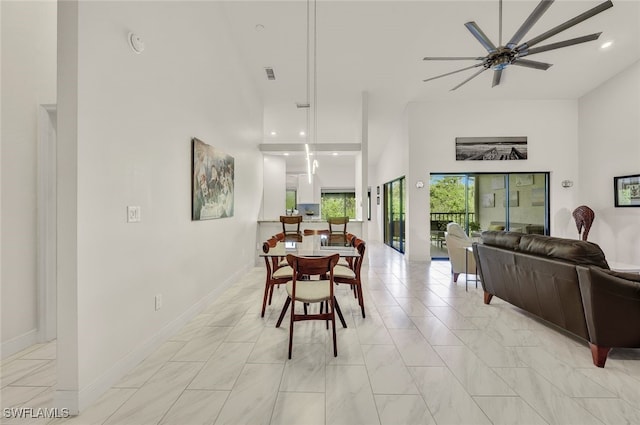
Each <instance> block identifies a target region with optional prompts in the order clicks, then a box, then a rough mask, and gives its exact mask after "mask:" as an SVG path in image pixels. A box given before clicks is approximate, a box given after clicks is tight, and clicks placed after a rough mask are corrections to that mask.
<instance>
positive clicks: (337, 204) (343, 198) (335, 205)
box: [320, 192, 356, 220]
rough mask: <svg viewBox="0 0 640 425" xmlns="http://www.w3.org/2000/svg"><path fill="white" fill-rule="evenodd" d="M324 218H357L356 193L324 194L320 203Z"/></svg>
mask: <svg viewBox="0 0 640 425" xmlns="http://www.w3.org/2000/svg"><path fill="white" fill-rule="evenodd" d="M320 208H321V211H322V218H323V219H325V220H326V219H327V218H329V217H349V218H352V219H355V218H356V197H355V193H352V192H346V193H323V194H322V199H321V203H320Z"/></svg>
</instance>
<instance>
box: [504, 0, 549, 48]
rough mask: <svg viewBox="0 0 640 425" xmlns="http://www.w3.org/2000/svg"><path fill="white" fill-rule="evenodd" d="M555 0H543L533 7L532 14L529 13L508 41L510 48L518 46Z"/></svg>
mask: <svg viewBox="0 0 640 425" xmlns="http://www.w3.org/2000/svg"><path fill="white" fill-rule="evenodd" d="M553 1H554V0H542V1H541V2H540V3H538V6H536V8H535V9H533V12H531V15H529V17H528V18H527V20H526V21H524V22H523V23H522V25H521V26H520V28H518V31H516V33H515V34H513V37H511V40H509V42H508V43H507V47H508V48H510V49H512V48H514V47H515V46H517V45H518V43H520V41H521V40H522V38H523V37H524V36H525V35H527V33H528V32H529V30H531V28H532V27H533V26H534V25H535V23H536V22H538V19H540V18H541V17H542V15H544V13H545V12H546V11H547V9H548V8H549V6H551V4H552V3H553Z"/></svg>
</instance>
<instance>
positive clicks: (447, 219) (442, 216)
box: [430, 212, 476, 230]
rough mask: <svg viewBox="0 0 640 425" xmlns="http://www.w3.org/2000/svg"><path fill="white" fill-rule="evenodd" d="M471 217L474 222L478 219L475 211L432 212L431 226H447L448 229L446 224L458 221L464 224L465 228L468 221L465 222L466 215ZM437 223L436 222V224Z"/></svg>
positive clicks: (470, 219)
mask: <svg viewBox="0 0 640 425" xmlns="http://www.w3.org/2000/svg"><path fill="white" fill-rule="evenodd" d="M467 216H468V217H469V222H470V223H471V222H474V221H476V220H475V218H476V215H475V213H473V212H470V213H464V212H432V213H431V214H430V219H431V226H432V227H433V226H434V225H435V226H437V227H438V228H440V227H442V226H445V229H446V225H447V223H451V222H452V221H453V222H454V223H458V224H459V225H460V226H462V228H463V229H466V228H467V223H466V222H465V220H466V217H467ZM434 223H435V224H434ZM445 229H441V230H445ZM432 230H436V229H432Z"/></svg>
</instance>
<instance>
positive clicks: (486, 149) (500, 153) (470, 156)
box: [456, 137, 527, 161]
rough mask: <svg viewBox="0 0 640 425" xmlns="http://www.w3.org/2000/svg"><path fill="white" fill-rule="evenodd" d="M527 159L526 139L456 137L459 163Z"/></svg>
mask: <svg viewBox="0 0 640 425" xmlns="http://www.w3.org/2000/svg"><path fill="white" fill-rule="evenodd" d="M522 159H527V138H526V137H456V160H457V161H492V160H522Z"/></svg>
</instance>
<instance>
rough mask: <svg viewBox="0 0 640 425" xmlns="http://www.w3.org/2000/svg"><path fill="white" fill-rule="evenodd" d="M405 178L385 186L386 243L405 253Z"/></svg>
mask: <svg viewBox="0 0 640 425" xmlns="http://www.w3.org/2000/svg"><path fill="white" fill-rule="evenodd" d="M405 194H406V185H405V178H404V177H401V178H399V179H396V180H393V181H391V182H389V183H385V184H384V243H386V244H387V245H389V246H390V247H392V248H394V249H396V250H398V251H400V252H402V253H404V242H405V233H404V230H405V204H406V201H405Z"/></svg>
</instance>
